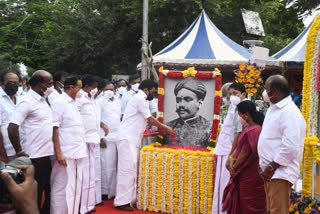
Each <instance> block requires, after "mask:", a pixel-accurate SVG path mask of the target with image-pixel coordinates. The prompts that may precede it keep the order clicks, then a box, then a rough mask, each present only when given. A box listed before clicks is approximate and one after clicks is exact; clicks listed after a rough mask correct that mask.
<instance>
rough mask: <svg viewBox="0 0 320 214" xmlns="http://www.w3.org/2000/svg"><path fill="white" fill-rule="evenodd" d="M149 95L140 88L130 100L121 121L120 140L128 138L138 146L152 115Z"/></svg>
mask: <svg viewBox="0 0 320 214" xmlns="http://www.w3.org/2000/svg"><path fill="white" fill-rule="evenodd" d="M146 98H147V95H146V94H145V93H144V92H143V91H141V90H139V92H138V93H137V94H136V95H134V97H133V98H132V99H131V100H130V101H129V103H128V105H127V108H126V110H125V112H124V115H123V120H122V121H121V123H120V130H119V140H123V139H128V140H129V141H130V142H133V143H136V144H137V146H139V145H138V144H139V143H140V140H141V139H142V136H143V132H144V130H145V129H146V125H147V118H149V117H151V113H150V110H149V103H148V101H147V100H146Z"/></svg>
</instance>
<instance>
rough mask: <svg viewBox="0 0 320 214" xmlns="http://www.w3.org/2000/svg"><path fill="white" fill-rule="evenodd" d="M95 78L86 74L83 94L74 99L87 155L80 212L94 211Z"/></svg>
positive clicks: (96, 128)
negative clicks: (79, 115) (82, 125)
mask: <svg viewBox="0 0 320 214" xmlns="http://www.w3.org/2000/svg"><path fill="white" fill-rule="evenodd" d="M97 84H98V83H97V79H96V78H95V77H94V76H92V75H86V76H84V77H83V79H82V89H81V91H82V93H83V95H82V96H81V97H79V98H77V99H76V102H77V105H78V108H79V111H80V114H81V117H82V121H83V124H84V129H85V137H86V145H87V157H86V158H84V160H83V180H82V193H81V203H80V213H81V214H84V213H88V212H91V211H94V209H95V208H94V206H95V179H96V177H95V165H94V162H95V153H94V151H95V146H96V145H98V144H100V134H99V130H100V127H99V125H98V121H99V115H98V114H97V107H96V103H95V100H94V95H95V94H96V93H97V91H98V89H97Z"/></svg>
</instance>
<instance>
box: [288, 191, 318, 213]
mask: <svg viewBox="0 0 320 214" xmlns="http://www.w3.org/2000/svg"><path fill="white" fill-rule="evenodd" d="M300 213H305V214H318V213H320V202H318V201H317V200H314V199H312V198H311V197H304V196H302V194H301V193H297V192H295V191H294V190H292V192H291V195H290V207H289V214H300Z"/></svg>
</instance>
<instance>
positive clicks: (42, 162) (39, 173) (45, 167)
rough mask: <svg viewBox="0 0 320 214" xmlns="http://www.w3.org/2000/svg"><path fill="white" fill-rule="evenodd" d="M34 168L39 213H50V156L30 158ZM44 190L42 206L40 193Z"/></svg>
mask: <svg viewBox="0 0 320 214" xmlns="http://www.w3.org/2000/svg"><path fill="white" fill-rule="evenodd" d="M31 161H32V164H33V165H34V168H35V180H36V181H37V182H38V208H39V210H40V213H41V214H49V213H50V190H51V188H50V175H51V169H52V167H51V160H50V157H49V156H47V157H41V158H33V159H31ZM43 192H44V196H45V200H44V203H43V206H42V207H41V203H42V194H43Z"/></svg>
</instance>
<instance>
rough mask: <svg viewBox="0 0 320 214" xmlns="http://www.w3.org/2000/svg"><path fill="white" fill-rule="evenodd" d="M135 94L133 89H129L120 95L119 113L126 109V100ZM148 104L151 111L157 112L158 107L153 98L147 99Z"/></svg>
mask: <svg viewBox="0 0 320 214" xmlns="http://www.w3.org/2000/svg"><path fill="white" fill-rule="evenodd" d="M135 94H136V92H135V91H133V90H132V89H130V91H128V92H127V93H125V94H124V95H123V96H122V99H121V114H124V111H125V110H126V107H127V104H128V102H129V101H130V100H131V98H132V97H133V96H134V95H135ZM148 104H149V110H150V112H151V114H152V113H155V112H158V107H157V105H156V103H155V102H154V100H149V101H148Z"/></svg>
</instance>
